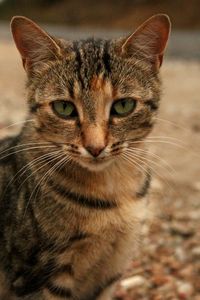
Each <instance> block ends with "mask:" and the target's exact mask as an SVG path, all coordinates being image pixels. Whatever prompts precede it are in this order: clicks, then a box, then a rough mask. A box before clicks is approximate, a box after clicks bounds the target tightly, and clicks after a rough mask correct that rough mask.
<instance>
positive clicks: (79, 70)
mask: <svg viewBox="0 0 200 300" xmlns="http://www.w3.org/2000/svg"><path fill="white" fill-rule="evenodd" d="M73 46H74V51H75V54H76V63H77V68H76V72H77V76H78V81H79V82H80V84H81V87H82V89H83V88H84V80H83V78H82V76H81V68H82V64H83V63H82V59H81V54H80V51H79V45H78V42H74V44H73Z"/></svg>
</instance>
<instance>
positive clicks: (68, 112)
mask: <svg viewBox="0 0 200 300" xmlns="http://www.w3.org/2000/svg"><path fill="white" fill-rule="evenodd" d="M52 108H53V111H54V112H55V113H56V114H57V115H58V116H59V117H61V118H65V119H68V118H73V117H77V116H78V113H77V110H76V107H75V105H74V104H73V103H72V102H70V101H65V100H56V101H53V102H52Z"/></svg>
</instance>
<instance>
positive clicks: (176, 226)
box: [171, 222, 194, 238]
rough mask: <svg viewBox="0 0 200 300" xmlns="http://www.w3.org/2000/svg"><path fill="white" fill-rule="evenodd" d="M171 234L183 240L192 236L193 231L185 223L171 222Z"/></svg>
mask: <svg viewBox="0 0 200 300" xmlns="http://www.w3.org/2000/svg"><path fill="white" fill-rule="evenodd" d="M171 232H172V234H177V235H180V236H182V237H184V238H189V237H191V236H192V235H193V234H194V229H193V228H192V227H191V226H189V225H188V224H185V223H180V222H173V223H172V225H171Z"/></svg>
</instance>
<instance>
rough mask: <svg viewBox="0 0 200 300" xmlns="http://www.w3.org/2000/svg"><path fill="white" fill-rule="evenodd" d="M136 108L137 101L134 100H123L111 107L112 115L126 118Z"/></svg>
mask: <svg viewBox="0 0 200 300" xmlns="http://www.w3.org/2000/svg"><path fill="white" fill-rule="evenodd" d="M135 107H136V100H135V99H133V98H123V99H120V100H117V101H115V102H114V103H113V105H112V107H111V115H112V116H119V117H125V116H127V115H128V114H130V113H132V111H133V110H134V109H135Z"/></svg>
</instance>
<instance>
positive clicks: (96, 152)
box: [86, 146, 105, 157]
mask: <svg viewBox="0 0 200 300" xmlns="http://www.w3.org/2000/svg"><path fill="white" fill-rule="evenodd" d="M104 149H105V147H97V148H96V147H94V146H87V147H86V150H87V151H88V152H89V153H90V154H92V156H94V157H97V156H99V154H100V153H101V152H102V151H103V150H104Z"/></svg>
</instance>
